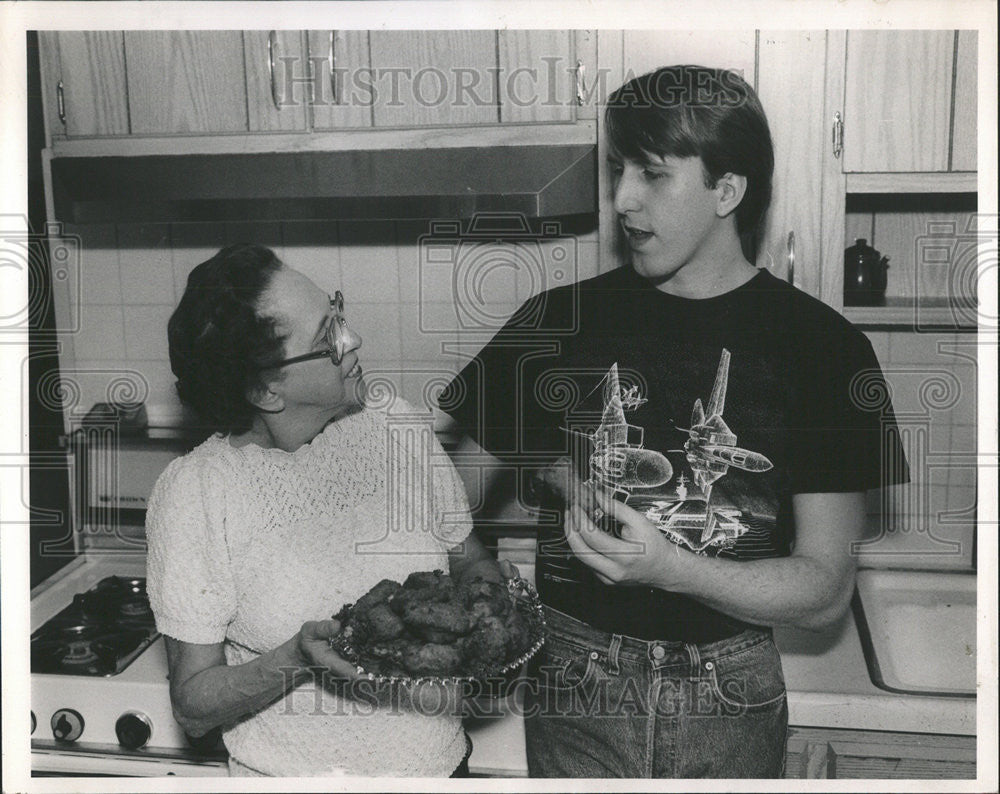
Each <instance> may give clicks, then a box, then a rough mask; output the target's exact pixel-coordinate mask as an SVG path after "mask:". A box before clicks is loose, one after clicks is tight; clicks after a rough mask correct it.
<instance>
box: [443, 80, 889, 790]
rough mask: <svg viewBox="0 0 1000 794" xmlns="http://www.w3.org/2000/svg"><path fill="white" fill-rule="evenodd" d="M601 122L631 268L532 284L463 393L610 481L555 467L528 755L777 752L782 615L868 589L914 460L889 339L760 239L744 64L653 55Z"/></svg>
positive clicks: (579, 769)
mask: <svg viewBox="0 0 1000 794" xmlns="http://www.w3.org/2000/svg"><path fill="white" fill-rule="evenodd" d="M605 124H606V128H607V133H608V142H609V146H608V148H609V153H610V154H609V158H608V159H609V166H610V168H611V170H612V173H613V185H614V210H615V213H616V214H617V215H618V218H619V220H620V223H621V230H622V233H623V236H624V239H625V242H626V243H627V246H628V250H629V252H630V265H631V267H622V268H619V269H617V270H613V271H611V272H608V273H605V274H603V275H600V276H598V277H596V278H593V279H589V280H587V281H583V282H581V283H579V284H576V285H573V286H572V287H570V288H560V289H555V290H551V291H549V292H546V293H543V294H542V295H540V296H538V297H536V298H534V299H532V300H531V301H529V304H530V305H528V306H526V307H524V308H523V309H522V310H521V311H519V312H518V313H517V314H516V315H515V316H514V318H512V319H511V321H510V322H508V324H507V325H506V326H505V327H504V329H503V330H501V331H500V333H499V334H497V336H496V337H495V338H494V339H493V340H492V341H491V342H490V343H489V344H488V345H487V346H486V348H484V349H483V350H482V351H481V352H480V353H479V355H478V356H477V357H476V359H475V360H474V361H472V362H471V363H470V364H469V365H468V366H467V367H466V368H465V369H464V370H463V371H462V372H461V373H460V374H459V376H458V377H457V378H456V381H455V382H454V383H453V384H452V385H451V387H449V389H448V390H446V392H445V394H444V395H443V396H442V399H441V404H442V407H443V408H444V409H445V410H447V411H449V412H450V413H452V414H453V415H454V416H455V418H456V419H457V420H458V421H459V423H460V424H461V425H462V426H463V428H464V429H465V430H466V431H467V433H468V435H469V437H470V438H469V440H467V442H466V443H465V444H464V445H463V447H462V449H463V450H475V449H477V447H479V448H482V450H485V451H486V452H488V453H490V454H491V455H492V456H493V457H494V458H496V459H497V460H496V461H494V463H497V462H498V461H499V462H503V463H504V464H506V465H507V466H515V467H520V468H521V469H522V470H524V469H530V468H535V469H543V468H544V467H546V465H547V464H550V463H551V462H552V461H554V460H557V459H559V458H566V457H568V458H570V459H571V460H573V461H574V466H575V470H576V471H577V473H578V475H579V478H580V479H583V480H587V481H588V482H589V483H590V485H591V486H592V491H591V492H592V493H593V495H592V496H590V497H587V498H585V499H578V498H576V497H575V496H574V493H579V491H578V490H576V489H574V487H572V486H571V485H568V483H569V482H571V481H568V480H564V479H560V476H561V475H558V474H556V473H554V472H561V471H562V470H561V469H558V468H556V469H554V468H553V467H552V466H551V465H549V466H548V468H547V469H546V470H545V471H546V473H545V474H544V475H543V478H542V479H543V480H544V481H545V482H548V483H550V484H553V485H554V486H555V488H554V489H549V490H548V491H547V492H546V495H545V499H544V501H543V507H545V508H547V510H544V511H543V513H542V516H543V517H546V516H550V515H552V514H553V509H554V510H556V513H555V514H556V515H557V516H558V510H559V509H560V508H563V507H565V506H566V501H568V504H569V507H568V509H566V510H565V514H564V516H563V517H557V518H555V519H554V520H549V521H542V522H541V526H540V527H539V538H538V552H537V565H536V582H537V585H538V590H539V594H540V595H541V598H542V601H543V603H544V604H545V607H546V614H547V620H548V625H549V635H548V639H547V641H546V644H545V646H544V648H543V650H542V652H541V653H540V654H539V655H538V656H537V657H536V659H535V660H533V666H532V671H533V673H534V676H535V679H534V681H533V686H532V687H531V688H530V689H529V694H528V697H527V702H526V708H527V712H528V714H527V719H526V731H527V748H528V764H529V772H530V774H531V775H532V776H555V777H604V776H615V777H778V776H780V775H781V774H782V767H783V758H784V743H785V732H786V728H787V714H788V712H787V705H786V699H785V687H784V679H783V677H782V672H781V664H780V659H779V657H778V654H777V651H776V649H775V647H774V644H773V642H772V640H771V631H770V627H772V626H776V625H790V626H798V627H804V628H812V629H820V628H823V627H826V626H829V625H831V624H833V623H835V622H836V621H837V620H838V619H839V618H840V617H841V616H842V615H843V613H844V612H845V611H846V609H847V607H848V603H849V601H850V597H851V593H852V591H853V587H854V568H855V565H854V560H853V558H852V556H851V551H850V547H851V542H852V541H853V540H856V539H858V538H859V537H861V535H862V532H863V524H864V518H865V498H864V492H865V490H867V489H869V488H877V487H879V486H880V485H883V484H886V483H887V482H902V481H905V480H906V478H907V476H908V475H907V471H906V465H905V459H904V457H903V455H902V453H901V449H900V446H899V441H898V438H897V434H896V431H895V423H894V419H893V415H892V408H891V405H890V404H889V401H888V399H887V398H886V399H881V400H880V399H875V398H873V395H884V394H885V393H886V391H885V389H884V382H883V380H882V375H881V372H880V370H879V367H878V362H877V360H876V358H875V356H874V354H873V352H872V348H871V345H870V344H869V343H868V341H867V339H866V338H865V337H864V336H863V335H862V334H861V333H860V332H858V331H857V330H855V329H854V328H853V327H852V326H851V325H850V324H849V323H848V322H847V321H845V320H844V319H843V318H842V317H841V316H840V315H839V314H837V313H836V312H835V311H834V310H832V309H831V308H829V307H827V306H825V305H824V304H822V303H820V302H819V301H817V300H815V299H813V298H811V297H810V296H808V295H806V294H804V293H802V292H800V291H798V290H796V289H795V288H794V287H792V286H790V285H788V284H786V283H784V282H782V281H780V280H778V279H776V278H774V277H773V276H771V275H770V274H769V273H768V272H767V271H764V270H758V269H757V268H755V267H754V266H753V265H752V264H751V262H752V261H753V260H754V258H755V247H756V242H757V238H758V236H759V232H760V230H761V227H762V225H763V219H764V216H765V213H766V211H767V206H768V203H769V200H770V193H771V172H772V169H773V152H772V147H771V138H770V133H769V130H768V126H767V120H766V118H765V116H764V112H763V110H762V108H761V106H760V103H759V101H758V99H757V97H756V95H755V94H754V92H753V90H752V89H751V88H750V87H749V86H748V85H747V84H746V83H745V82H744V81H743V80H742V79H741V78H740V77H738V76H737V75H735V74H733V73H731V72H720V71H717V70H713V69H706V68H703V67H693V66H676V67H668V68H664V69H660V70H657V71H656V72H653V73H651V74H647V75H644V76H642V77H639V78H636V79H634V80H632V81H630V82H629V83H627V84H625V85H624V86H622V87H621V88H619V89H618V90H617V91H616V92H615V93H614V94H613V95H612V97H611V98H610V99H609V102H608V107H607V111H606V116H605ZM883 460H893V461H902V463H901V464H899V465H897V466H896V467H895V468H894V469H893V470H891V471H890V470H885V471H883V466H882V461H883ZM466 471H468V469H466ZM472 479H474V478H470V481H471V480H472ZM523 479H524V478H522V481H523ZM485 480H486V481H487V482H489V481H490V478H489V477H486V478H485ZM502 481H503V478H502V477H501V478H494V479H493V482H495V483H501V482H502ZM471 490H472V491H473V494H472V495H473V499H472V501H473V502H474V503H475V502H477V501H480V502H481V501H482V499H481V496H480V495H479V494H477V493H475V490H476V489H471ZM553 490H554V491H555V492H556V493H558V494H559V495H560V498H555V499H553V498H552V497H553V493H552V491H553ZM585 493H586V492H585ZM522 497H523V494H522ZM562 497H565V498H566V499H565V500H564V498H562ZM487 501H495V500H487ZM585 505H586V506H585ZM609 519H610V520H609Z"/></svg>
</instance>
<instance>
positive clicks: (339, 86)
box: [306, 30, 372, 131]
mask: <svg viewBox="0 0 1000 794" xmlns="http://www.w3.org/2000/svg"><path fill="white" fill-rule="evenodd" d="M369 36H370V34H369V33H368V31H367V30H310V31H308V32H307V33H306V40H307V47H306V48H307V51H308V53H309V64H308V69H309V75H310V76H311V77H312V79H313V81H314V82H313V90H312V95H311V96H312V102H311V105H310V111H311V114H312V119H311V122H310V123H311V126H312V129H314V130H331V131H334V130H344V129H356V128H363V127H371V126H372V92H371V89H370V88H369V87H368V86H369V85H370V83H371V78H370V70H371V61H370V60H369Z"/></svg>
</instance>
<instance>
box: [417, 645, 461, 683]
mask: <svg viewBox="0 0 1000 794" xmlns="http://www.w3.org/2000/svg"><path fill="white" fill-rule="evenodd" d="M461 664H462V655H461V653H460V652H459V650H458V648H457V647H455V646H454V645H441V644H438V643H434V642H428V643H426V644H424V645H420V646H417V647H411V648H410V649H409V650H408V651H407V652H406V653H404V654H403V667H405V668H406V670H407V672H409V673H410V675H414V676H421V675H436V676H443V675H452V674H453V673H455V672H456V671H457V670H458V668H459V666H460V665H461Z"/></svg>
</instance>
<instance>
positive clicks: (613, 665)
mask: <svg viewBox="0 0 1000 794" xmlns="http://www.w3.org/2000/svg"><path fill="white" fill-rule="evenodd" d="M621 647H622V635H621V634H612V635H611V644H610V645H609V646H608V672H609V673H611V675H618V674H619V673H620V672H621V668H620V667H619V666H618V651H619V650H620V649H621Z"/></svg>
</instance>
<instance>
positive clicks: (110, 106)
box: [38, 30, 129, 138]
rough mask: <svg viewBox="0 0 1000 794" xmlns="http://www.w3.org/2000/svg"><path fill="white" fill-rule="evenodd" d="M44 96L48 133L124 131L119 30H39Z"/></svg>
mask: <svg viewBox="0 0 1000 794" xmlns="http://www.w3.org/2000/svg"><path fill="white" fill-rule="evenodd" d="M38 42H39V49H40V55H41V67H42V96H43V98H44V102H45V119H46V124H47V126H48V129H49V134H50V135H65V136H66V137H68V138H79V137H89V136H97V135H127V134H128V132H129V123H128V112H129V108H128V93H127V89H126V85H125V43H124V37H123V34H122V32H121V31H113V30H112V31H108V30H95V31H39V34H38Z"/></svg>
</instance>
